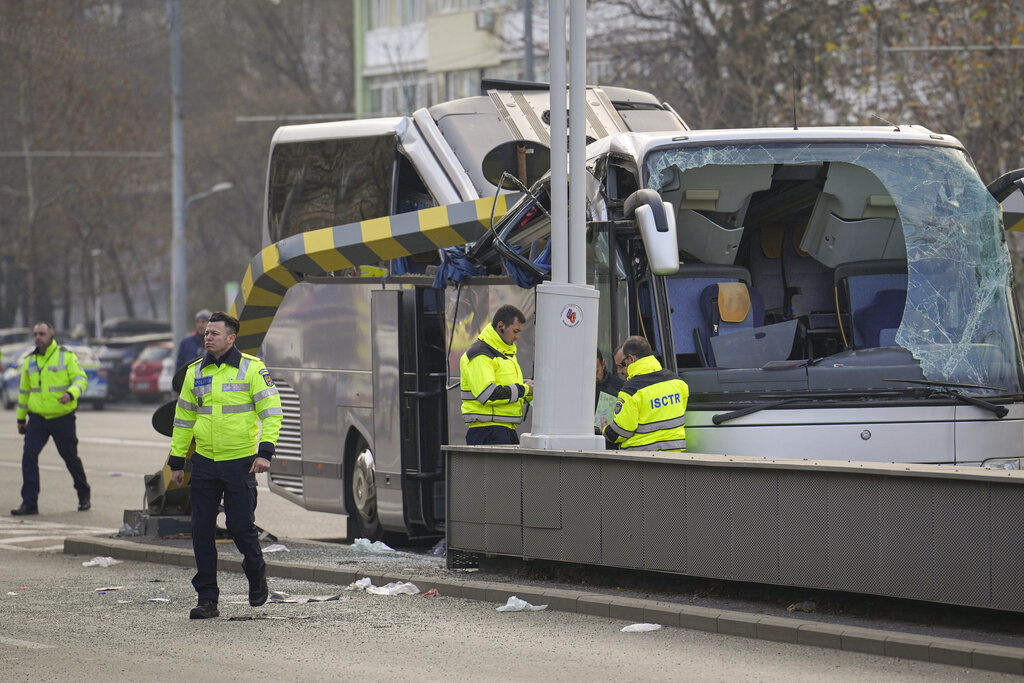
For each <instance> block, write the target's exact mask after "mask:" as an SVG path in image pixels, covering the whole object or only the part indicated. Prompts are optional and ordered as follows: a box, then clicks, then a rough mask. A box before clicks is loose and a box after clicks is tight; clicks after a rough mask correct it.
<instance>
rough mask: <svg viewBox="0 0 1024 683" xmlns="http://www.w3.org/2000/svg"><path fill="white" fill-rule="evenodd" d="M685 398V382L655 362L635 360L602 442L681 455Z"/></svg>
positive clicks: (649, 357)
mask: <svg viewBox="0 0 1024 683" xmlns="http://www.w3.org/2000/svg"><path fill="white" fill-rule="evenodd" d="M689 397H690V390H689V388H688V387H687V386H686V382H684V381H683V380H681V379H679V376H678V375H676V374H675V373H672V372H669V371H667V370H662V368H661V363H659V362H658V359H657V358H655V357H654V356H644V357H643V358H639V359H637V360H635V361H634V362H633V363H632V364H631V365H630V366H629V376H628V378H627V379H626V384H625V385H623V387H622V389H621V390H620V391H619V400H618V402H617V403H616V404H615V419H614V421H612V422H610V423H609V424H608V426H607V427H605V428H604V438H605V440H607V441H608V443H609V444H610V445H611V446H612V447H613V448H621V449H624V450H629V449H634V450H643V451H684V450H686V401H687V399H689Z"/></svg>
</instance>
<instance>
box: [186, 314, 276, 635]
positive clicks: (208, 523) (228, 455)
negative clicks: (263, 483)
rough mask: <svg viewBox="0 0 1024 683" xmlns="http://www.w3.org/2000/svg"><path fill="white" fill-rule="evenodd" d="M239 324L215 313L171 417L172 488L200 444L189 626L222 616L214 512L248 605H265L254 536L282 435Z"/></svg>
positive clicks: (266, 380)
mask: <svg viewBox="0 0 1024 683" xmlns="http://www.w3.org/2000/svg"><path fill="white" fill-rule="evenodd" d="M237 335H238V320H237V319H236V318H234V317H233V316H230V315H228V314H227V313H224V312H223V311H218V312H216V313H214V314H213V315H211V316H210V321H209V322H208V323H207V325H206V331H205V332H204V337H203V338H204V342H203V343H204V346H205V348H206V355H204V356H203V357H202V358H200V359H199V360H196V361H193V362H192V364H191V365H189V366H188V370H186V371H185V380H184V382H183V383H182V385H181V394H180V395H179V396H178V404H177V406H176V407H175V411H174V432H173V434H172V435H171V454H170V458H169V459H168V465H169V466H170V469H171V482H172V483H173V484H175V485H177V486H181V485H182V484H184V483H185V456H186V455H187V454H188V447H189V444H190V443H191V441H192V439H193V438H195V441H196V446H195V452H194V453H193V454H192V458H191V462H192V479H191V489H190V495H189V501H190V503H191V505H192V551H193V553H194V554H195V558H196V574H195V576H194V577H193V578H192V585H193V587H195V589H196V593H197V594H198V596H199V600H198V603H197V604H196V606H195V607H193V608H192V610H191V612H189V618H190V619H210V618H212V617H216V616H219V615H220V611H219V609H218V608H217V602H218V599H219V598H220V589H219V588H218V586H217V545H216V531H217V511H218V508H219V506H220V504H221V500H223V501H224V517H225V524H226V526H227V530H228V532H229V533H230V534H231V538H232V540H233V541H234V542H235V547H237V548H238V551H239V552H240V553H242V557H243V559H242V570H243V571H244V572H245V576H246V578H247V579H248V580H249V604H250V605H252V606H253V607H259V606H260V605H262V604H263V603H265V602H266V601H267V595H268V594H269V590H268V588H267V578H266V563H265V562H264V561H263V550H262V549H261V548H260V541H259V535H258V532H257V530H256V475H257V474H258V473H260V472H266V471H267V470H269V469H270V459H271V458H273V457H274V448H275V445H276V444H277V435H278V433H279V431H280V429H281V421H282V416H283V415H284V413H283V411H282V410H281V397H280V396H279V395H278V393H277V387H276V386H274V381H273V380H272V379H271V377H270V372H268V371H267V368H266V366H265V365H264V364H263V361H261V360H260V359H259V358H257V357H256V356H250V355H249V354H247V353H242V352H241V351H239V350H238V348H236V347H235V345H234V344H235V338H236V337H237Z"/></svg>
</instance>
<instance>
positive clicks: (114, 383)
mask: <svg viewBox="0 0 1024 683" xmlns="http://www.w3.org/2000/svg"><path fill="white" fill-rule="evenodd" d="M158 341H166V342H170V335H169V334H140V335H136V336H134V337H110V338H107V339H104V340H103V343H104V346H103V348H102V349H100V351H99V360H100V364H101V365H102V366H103V368H104V369H105V370H106V371H107V399H108V400H110V401H120V400H121V399H123V398H125V397H126V396H127V395H128V394H129V392H130V391H131V371H132V363H134V362H135V359H136V358H138V356H139V354H140V353H142V349H144V348H146V346H148V345H149V344H151V343H153V342H158Z"/></svg>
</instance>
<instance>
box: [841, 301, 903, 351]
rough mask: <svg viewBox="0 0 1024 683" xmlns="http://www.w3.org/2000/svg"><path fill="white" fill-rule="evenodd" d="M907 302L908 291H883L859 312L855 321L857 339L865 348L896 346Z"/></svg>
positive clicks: (854, 327)
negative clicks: (897, 332) (897, 331)
mask: <svg viewBox="0 0 1024 683" xmlns="http://www.w3.org/2000/svg"><path fill="white" fill-rule="evenodd" d="M906 302H907V290H906V289H883V290H880V291H878V292H875V296H874V297H873V298H872V300H871V303H870V304H868V305H867V306H865V307H864V308H862V309H861V310H860V311H858V312H857V315H856V317H854V319H853V329H854V334H855V335H856V337H855V338H857V339H860V341H861V343H862V344H863V346H859V347H858V348H869V347H876V346H894V345H895V344H896V330H897V329H899V326H900V322H901V321H902V320H903V307H904V305H905V304H906Z"/></svg>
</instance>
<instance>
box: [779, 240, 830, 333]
mask: <svg viewBox="0 0 1024 683" xmlns="http://www.w3.org/2000/svg"><path fill="white" fill-rule="evenodd" d="M799 241H800V240H799V235H798V234H797V233H795V232H793V231H787V232H786V235H785V237H784V238H783V240H782V278H783V281H784V282H785V285H786V313H787V315H786V317H787V318H800V317H803V318H804V319H805V321H806V324H807V327H808V329H811V330H813V329H820V328H828V327H835V323H836V319H835V310H836V306H835V296H834V293H833V288H834V284H833V271H832V268H830V267H829V266H827V265H825V264H824V263H821V262H820V261H817V260H816V259H814V258H813V257H811V256H810V255H807V254H802V253H800V252H799V250H798V249H797V244H799Z"/></svg>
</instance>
